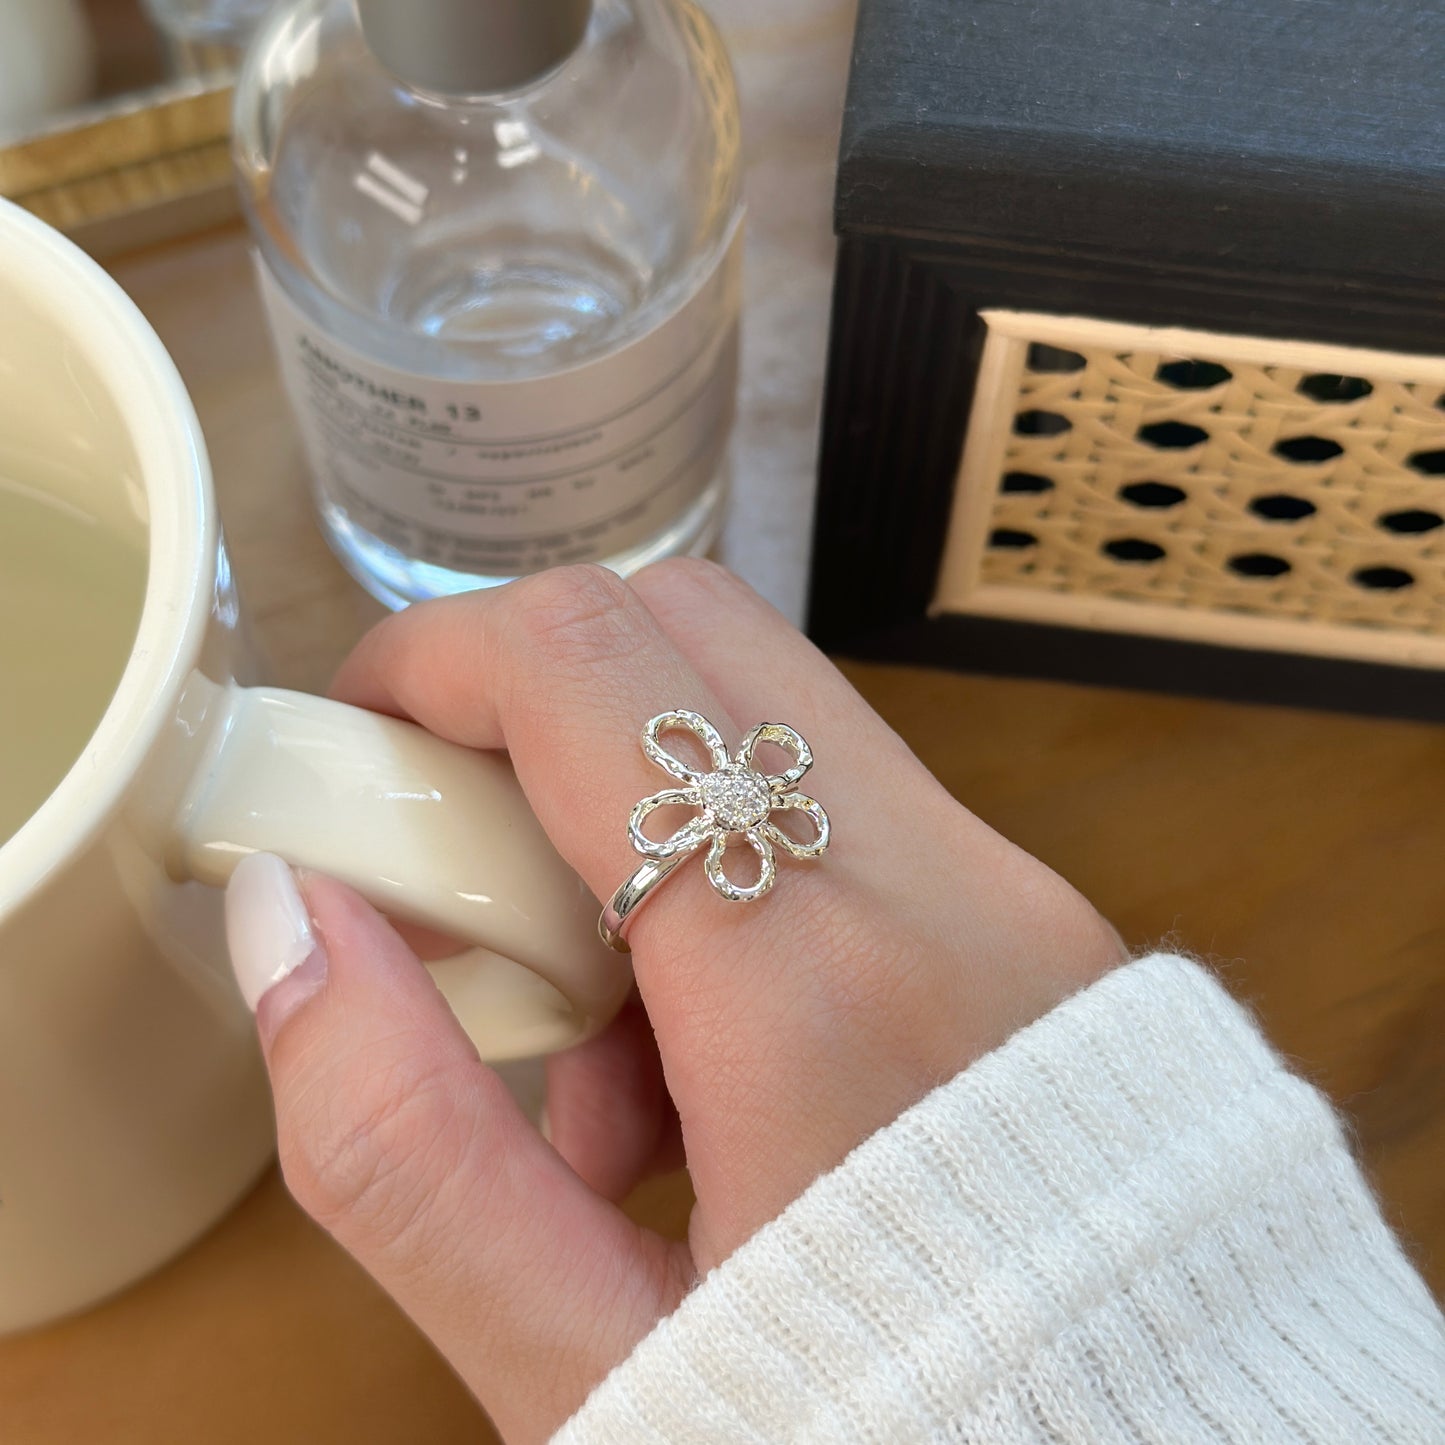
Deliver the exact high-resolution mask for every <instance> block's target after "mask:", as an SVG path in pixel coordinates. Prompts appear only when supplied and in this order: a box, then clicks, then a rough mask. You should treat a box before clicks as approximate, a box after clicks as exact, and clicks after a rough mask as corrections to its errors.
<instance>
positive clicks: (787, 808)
mask: <svg viewBox="0 0 1445 1445" xmlns="http://www.w3.org/2000/svg"><path fill="white" fill-rule="evenodd" d="M678 729H686V730H687V731H688V732H691V733H692V734H694V736H696V737H697V738H698V739H699V740H700V741H701V743H702V745H703V747H704V748H705V749H706V750H707V754H708V759H709V761H710V763H711V765H712V766H711V768H710V769H701V768H694V767H691V766H690V765H689V764H687V763H685V762H683V761H682V760H681V759H680V758H677V757H674V756H673V755H672V754H671V753H670V752H668V751H667V749H666V748H665V747H663V745H662V743H661V741H660V738H661V736H662V734H663V733H666V732H671V731H675V730H678ZM759 743H776V744H777V745H778V746H779V747H782V748H784V749H786V750H787V751H788V752H789V753H790V754H791V755H792V758H793V765H792V767H790V768H788V769H787V770H786V771H784V772H781V773H764V772H760V771H759V770H758V769H757V768H755V767H754V766H753V754H754V753H755V752H756V751H757V747H758V744H759ZM642 751H643V752H644V753H645V754H646V755H647V757H648V758H649V759H651V761H652V762H654V763H656V764H657V766H658V767H660V768H661V769H662V770H663V771H664V772H666V773H670V774H671V775H672V776H673V777H674V778H676V779H677V780H678V781H679V782H680V783H682V784H684V786H683V787H681V788H668V789H665V790H664V791H663V792H660V793H654V794H653V795H652V796H651V797H648V798H644V799H643V800H642V801H641V802H640V803H638V804H637V806H636V807H635V808H633V810H632V816H631V817H630V818H629V819H628V824H627V835H628V837H629V838H630V840H631V842H632V846H633V847H634V848H635V849H636V850H637V851H638V852H639V853H641V854H642V856H643V857H644V858H646V859H647V860H648V861H647V862H646V863H644V864H643V865H642V867H641V868H639V869H638V870H637V872H636V873H634V874H633V875H632V877H631V878H629V879H628V880H627V882H626V883H624V884H623V885H622V887H621V888H619V889H618V890H617V892H616V893H615V894H613V896H612V901H611V902H610V903H609V904H608V905H607V907H606V908H605V909H604V910H603V912H602V918H601V919H600V921H599V923H598V929H599V931H600V932H601V934H602V937H603V939H604V940H605V941H606V942H607V943H609V944H610V945H611V946H612V947H613V948H618V949H622V950H625V949H626V947H627V945H626V943H625V942H624V941H623V938H622V933H623V931H624V925H625V924H626V922H627V919H628V918H629V916H630V915H631V914H632V913H633V912H634V911H635V910H636V909H637V908H638V907H639V906H640V905H641V903H642V901H643V899H644V898H645V897H646V896H647V895H648V894H649V893H650V892H651V891H652V889H653V888H655V887H656V886H657V884H659V883H661V882H662V880H663V879H664V878H666V877H667V875H668V874H669V873H671V872H672V870H673V869H674V868H675V867H676V866H677V865H678V864H679V863H680V862H682V860H683V859H684V858H687V857H689V856H690V855H691V854H693V853H694V852H696V851H697V849H699V848H700V847H701V846H702V845H703V844H704V843H707V844H708V845H709V847H708V851H707V860H706V863H705V864H704V870H705V872H706V873H707V878H708V882H709V883H711V884H712V886H713V888H714V889H716V891H717V892H718V893H720V894H721V895H722V896H723V897H724V898H726V899H727V900H728V901H729V902H730V903H748V902H751V901H752V900H753V899H755V898H761V897H762V896H763V894H765V893H766V892H767V891H768V890H769V889H770V888H771V887H772V886H773V884H774V882H776V881H777V875H778V865H777V858H776V855H775V853H774V850H775V849H777V848H781V849H782V850H783V851H784V852H785V853H789V854H791V855H792V856H793V857H794V858H803V859H807V858H816V857H818V855H819V854H821V853H822V852H823V850H824V849H825V848H826V847H827V846H828V838H829V828H828V815H827V814H826V813H825V812H824V811H823V809H822V807H821V806H820V805H819V804H818V803H817V802H815V801H814V800H813V799H812V798H810V797H808V796H807V794H805V793H799V792H795V791H794V787H795V785H796V784H797V783H798V782H799V781H800V780H801V779H802V777H803V774H804V773H806V772H807V771H808V769H809V768H811V767H812V766H813V754H812V751H811V750H810V749H809V747H808V744H807V743H806V742H804V741H803V738H802V736H801V734H799V733H797V732H796V731H794V730H793V729H792V728H790V727H786V726H785V725H784V724H782V723H759V724H758V726H757V727H755V728H754V729H753V730H752V732H750V733H749V734H748V735H747V737H745V738H744V739H743V741H742V745H741V746H740V747H739V748H738V750H737V754H736V756H735V757H733V758H729V757H728V753H727V748H726V747H725V746H724V744H723V740H722V736H721V734H720V733H719V732H718V730H717V729H716V728H715V727H714V726H713V725H712V724H711V723H710V722H709V721H708V720H707V719H706V718H705V717H703V716H702V715H701V714H700V713H695V712H686V711H684V710H682V709H679V710H677V711H675V712H664V713H659V714H658V715H657V716H656V717H655V718H653V719H652V720H651V721H650V722H649V723H648V724H647V726H646V727H645V728H643V730H642ZM679 806H681V807H686V808H696V809H698V814H697V816H696V817H695V818H692V819H690V820H689V821H688V822H686V823H684V824H683V825H682V827H680V828H679V829H678V830H677V831H676V832H675V833H674V834H673V835H672V836H671V837H670V838H664V839H662V840H660V841H658V840H654V839H652V838H649V837H648V836H647V835H646V834H645V833H644V832H643V831H642V825H643V823H644V822H645V821H646V820H647V818H648V817H649V816H650V815H651V814H652V813H654V812H655V811H656V810H657V809H658V808H669V807H679ZM792 811H796V812H800V813H803V814H805V815H806V816H807V817H808V818H809V819H810V820H811V821H812V824H813V827H814V829H815V830H816V836H815V837H814V838H813V839H812V841H811V842H807V843H800V842H798V841H797V839H795V838H790V837H789V836H788V835H787V834H786V833H785V832H783V830H782V829H781V828H779V827H778V825H777V824H776V823H774V822H773V821H772V815H773V814H774V813H780V812H792ZM736 838H742V839H743V840H744V841H745V842H746V843H747V845H748V846H749V847H750V848H751V849H752V850H753V852H754V853H756V854H757V856H758V866H759V872H758V881H757V882H756V883H752V884H740V883H734V882H733V881H732V879H731V878H729V877H728V876H727V874H726V873H725V872H724V871H723V856H724V854H725V853H726V852H727V849H728V846H729V843H730V842H731V841H732V840H734V839H736Z"/></svg>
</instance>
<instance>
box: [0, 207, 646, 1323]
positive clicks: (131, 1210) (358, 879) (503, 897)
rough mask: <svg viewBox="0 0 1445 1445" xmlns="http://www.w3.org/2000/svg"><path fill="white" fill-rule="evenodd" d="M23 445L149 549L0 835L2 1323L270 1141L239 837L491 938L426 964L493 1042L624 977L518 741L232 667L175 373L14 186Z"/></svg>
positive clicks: (195, 1198)
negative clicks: (121, 619)
mask: <svg viewBox="0 0 1445 1445" xmlns="http://www.w3.org/2000/svg"><path fill="white" fill-rule="evenodd" d="M37 459H43V460H44V462H45V464H44V465H38V464H37ZM51 463H53V465H51ZM19 467H28V468H29V471H30V474H29V478H28V484H29V485H32V486H35V485H39V486H42V487H45V488H47V489H50V488H53V489H54V490H55V491H56V492H57V494H58V495H60V499H61V500H68V501H71V502H73V503H78V504H80V505H83V506H84V507H85V508H86V510H87V511H89V512H90V513H91V514H92V515H97V516H100V517H103V518H104V517H110V518H113V519H114V520H115V522H116V524H117V525H123V526H129V527H133V528H141V529H144V532H145V534H146V536H147V540H148V548H149V553H148V555H149V573H148V580H147V584H146V592H145V603H144V608H143V612H142V615H141V621H140V627H139V633H138V636H137V638H136V642H135V646H134V649H133V651H132V653H131V656H130V660H129V663H128V664H127V666H126V670H125V673H124V675H123V676H122V678H121V681H120V684H119V686H118V687H117V688H116V690H115V693H114V695H113V697H112V699H111V702H110V705H109V707H108V708H107V709H106V711H105V715H104V717H103V718H102V719H101V721H100V723H99V725H98V726H97V728H96V730H95V732H94V735H93V736H92V737H91V739H90V742H89V744H88V745H87V746H86V748H85V751H84V752H83V753H82V754H81V756H80V758H79V759H78V760H77V762H76V763H75V765H74V766H73V767H72V768H71V769H70V771H69V772H68V773H67V774H66V776H65V778H64V779H63V780H62V781H61V783H60V784H59V785H58V786H57V787H56V788H55V790H54V791H53V792H52V793H51V794H50V796H49V798H48V799H47V800H46V801H45V803H44V804H43V805H42V806H41V807H40V808H39V809H38V810H37V811H36V812H34V813H33V814H32V815H31V816H30V817H29V819H28V820H27V821H26V822H25V823H24V824H23V825H22V826H21V828H20V830H19V831H18V832H17V833H15V834H14V836H13V837H11V838H10V840H9V841H8V842H6V843H5V844H4V846H3V847H0V1200H3V1205H0V1331H3V1330H14V1329H19V1328H23V1327H26V1326H30V1325H34V1324H37V1323H39V1322H41V1321H43V1320H46V1319H49V1318H52V1317H54V1316H56V1315H59V1314H62V1313H65V1312H67V1311H70V1310H74V1309H77V1308H79V1307H81V1306H83V1305H86V1304H88V1303H90V1302H91V1301H93V1300H96V1299H98V1298H100V1297H101V1296H103V1295H106V1294H108V1293H110V1292H112V1291H114V1290H116V1289H118V1288H120V1287H121V1286H122V1285H124V1284H126V1283H128V1282H129V1281H131V1280H133V1279H135V1278H137V1277H138V1276H140V1275H142V1274H144V1273H145V1272H147V1271H148V1270H150V1269H151V1268H153V1267H154V1266H156V1265H158V1264H159V1263H161V1262H162V1261H163V1260H165V1259H166V1258H167V1257H169V1256H170V1255H172V1254H173V1253H175V1252H176V1251H177V1250H178V1249H180V1248H181V1247H182V1246H183V1245H185V1244H186V1243H187V1242H188V1241H189V1240H191V1239H192V1238H194V1237H195V1236H196V1235H197V1234H199V1233H200V1232H201V1231H202V1230H204V1229H205V1228H206V1227H207V1226H208V1225H209V1224H210V1223H211V1222H212V1221H214V1220H215V1219H216V1218H217V1217H218V1216H219V1215H220V1214H221V1213H222V1212H223V1211H224V1210H225V1209H226V1208H227V1207H228V1206H229V1205H230V1204H231V1203H232V1202H233V1201H234V1200H235V1199H236V1198H237V1197H238V1196H239V1195H240V1194H241V1193H242V1192H243V1191H244V1190H245V1189H246V1188H247V1187H248V1185H249V1184H250V1183H251V1182H252V1180H253V1179H254V1178H255V1177H256V1176H257V1174H258V1173H259V1172H260V1171H261V1170H262V1169H263V1168H264V1166H265V1164H266V1162H267V1161H268V1160H269V1158H270V1156H271V1151H272V1126H271V1110H270V1104H269V1099H268V1096H267V1090H266V1085H265V1079H264V1074H263V1070H262V1068H261V1063H260V1058H259V1054H258V1051H257V1048H256V1044H255V1034H254V1026H253V1024H252V1022H251V1019H250V1017H249V1015H248V1013H247V1011H246V1009H245V1006H244V1005H243V1003H242V1002H241V999H240V996H239V993H238V992H237V990H236V987H235V985H234V982H233V980H232V978H231V976H230V970H229V968H228V965H227V962H226V956H225V947H224V942H223V939H222V932H221V918H220V907H221V893H220V891H219V887H218V885H220V884H222V883H224V882H225V880H226V878H227V877H228V875H229V874H230V872H231V870H232V868H233V867H234V866H235V864H236V862H237V861H238V860H239V859H240V858H241V857H243V856H245V855H246V854H247V853H249V852H251V851H254V850H257V849H265V850H267V851H270V852H274V853H278V854H280V855H281V856H282V857H283V858H286V859H287V860H288V861H290V862H292V863H294V864H297V865H301V866H305V867H309V868H314V869H318V870H321V871H324V872H326V873H329V874H332V875H333V876H335V877H338V878H342V879H344V880H346V881H347V882H349V883H351V884H353V885H354V886H355V887H357V888H359V889H360V890H361V891H362V892H363V893H365V894H366V895H367V896H368V897H370V898H371V899H372V900H373V901H374V902H375V903H377V904H378V905H379V906H381V907H384V908H385V909H386V910H387V911H388V912H390V913H392V914H394V915H396V916H398V917H403V918H406V919H409V920H412V921H415V922H418V923H423V924H427V925H429V926H431V927H433V928H436V929H440V930H442V931H443V932H445V933H448V934H450V935H452V936H454V937H458V938H462V939H466V940H468V941H472V942H475V943H477V944H480V945H483V946H482V947H480V948H477V949H473V950H472V951H470V952H468V953H466V954H462V955H460V956H458V957H457V958H455V959H451V960H446V961H444V962H443V963H440V964H437V965H433V972H434V974H435V975H436V977H437V979H438V982H439V983H440V984H441V985H442V988H443V991H444V992H445V993H446V994H447V996H448V998H449V1000H450V1001H451V1003H452V1006H453V1008H454V1009H455V1010H456V1012H457V1014H458V1016H459V1017H460V1018H461V1020H462V1022H463V1024H464V1026H465V1027H466V1028H467V1031H468V1032H469V1033H470V1034H471V1036H472V1038H473V1039H474V1040H475V1042H476V1043H477V1045H478V1048H479V1049H480V1051H481V1052H482V1054H483V1055H484V1057H488V1058H494V1059H498V1058H508V1057H518V1056H524V1055H529V1054H535V1053H540V1052H544V1051H547V1050H550V1049H554V1048H558V1047H562V1046H565V1045H566V1044H568V1043H571V1042H575V1041H576V1040H577V1039H579V1038H581V1037H583V1036H584V1035H586V1034H588V1033H590V1032H592V1031H594V1030H595V1029H597V1028H599V1027H600V1026H601V1025H602V1024H604V1023H605V1022H606V1021H607V1020H608V1019H609V1018H610V1017H611V1016H612V1014H613V1013H614V1012H615V1011H616V1009H617V1007H618V1005H619V1004H620V1002H621V1000H622V998H623V996H624V995H625V993H626V991H627V988H628V986H629V982H630V979H629V974H628V970H627V967H626V964H625V961H623V960H622V959H621V957H620V956H619V955H617V954H615V953H613V952H612V951H611V950H609V949H607V948H605V947H604V946H603V945H602V943H601V941H600V940H599V938H598V937H597V932H596V918H597V903H596V900H595V899H593V898H592V897H591V896H590V894H589V893H588V892H587V890H586V888H585V887H584V886H583V885H582V883H581V881H580V880H579V879H578V878H577V877H576V875H575V874H574V873H572V872H571V871H570V870H569V869H568V868H567V867H566V866H565V865H564V864H563V863H562V861H561V860H560V858H559V857H558V856H557V854H556V853H555V851H554V850H553V849H552V847H551V845H550V843H549V842H548V840H547V838H546V836H545V835H544V834H543V832H542V830H541V828H540V826H539V825H538V823H537V821H536V819H535V818H534V817H533V815H532V813H531V811H530V810H529V809H528V807H527V805H526V802H525V800H524V798H523V796H522V793H521V790H520V788H519V787H518V785H517V782H516V779H515V777H514V776H513V774H512V772H511V769H510V767H509V766H508V765H507V763H506V762H505V760H504V759H501V758H499V757H496V756H489V755H485V754H479V753H473V752H470V751H467V750H465V749H462V748H457V747H453V746H451V745H450V744H447V743H443V742H441V741H439V740H438V739H436V738H434V737H432V736H431V735H429V734H427V733H425V732H423V731H422V730H421V729H419V728H416V727H413V726H412V725H410V724H408V723H402V722H397V721H395V720H392V719H387V718H382V717H379V716H376V715H374V714H372V713H368V712H363V711H361V710H358V709H354V708H348V707H344V706H342V705H341V704H339V703H333V702H327V701H324V700H322V699H319V698H315V697H311V696H308V695H305V694H300V693H291V692H281V691H277V690H271V689H265V688H243V687H240V686H238V685H237V682H236V681H235V678H236V676H237V675H238V674H239V675H240V676H241V677H242V678H243V679H246V678H247V676H248V666H249V664H248V661H247V657H246V653H245V649H244V646H243V643H242V640H241V634H240V632H239V630H238V629H239V624H240V623H241V621H242V619H241V617H240V614H239V609H238V606H237V599H236V595H235V592H234V590H233V588H232V585H231V581H230V573H229V569H228V567H227V564H226V557H225V552H224V549H223V547H222V545H221V540H220V534H219V528H218V525H217V519H216V504H215V497H214V494H213V492H212V489H211V478H210V472H209V468H208V465H207V461H206V453H205V448H204V445H203V443H202V440H201V435H200V431H199V428H198V426H197V423H196V417H195V413H194V411H193V410H192V407H191V403H190V400H189V398H188V397H187V395H186V392H185V389H184V387H183V385H182V383H181V380H180V377H179V376H178V374H177V373H176V370H175V367H174V366H173V365H172V363H171V360H170V358H169V357H168V356H167V355H166V352H165V350H164V349H163V348H162V346H161V344H160V341H159V340H158V338H157V337H156V336H155V334H154V332H152V331H151V329H150V327H149V326H148V325H147V324H146V321H145V319H144V318H143V317H142V316H141V314H140V312H139V311H137V310H136V308H135V307H134V306H133V305H132V303H131V302H130V301H129V300H128V298H127V297H126V296H125V294H124V293H123V292H122V291H121V289H120V288H119V287H118V286H117V285H116V284H115V283H114V282H113V281H112V280H111V279H110V278H109V277H108V276H107V275H106V274H105V273H104V272H103V271H102V270H101V269H100V268H99V267H98V266H97V265H95V264H94V263H93V262H92V261H91V260H89V258H87V257H86V256H85V255H83V254H82V253H81V252H80V251H79V250H77V249H76V248H75V247H74V246H72V245H71V244H70V243H69V242H67V241H65V240H64V239H62V238H61V237H60V236H59V235H57V234H56V233H55V232H54V231H52V230H50V229H49V228H48V227H46V226H44V225H42V224H41V223H40V222H38V221H36V220H35V219H34V218H33V217H31V216H29V215H28V214H26V213H24V212H22V211H20V210H18V209H17V208H15V207H14V206H11V205H8V204H6V203H4V202H0V474H3V473H5V472H7V471H9V472H11V473H14V474H16V475H18V472H16V469H17V468H19ZM23 625H24V619H23V618H14V617H0V627H6V626H23ZM3 686H4V681H3V679H0V687H3ZM11 761H12V762H13V761H14V760H11Z"/></svg>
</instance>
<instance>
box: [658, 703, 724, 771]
mask: <svg viewBox="0 0 1445 1445" xmlns="http://www.w3.org/2000/svg"><path fill="white" fill-rule="evenodd" d="M679 728H685V729H686V730H687V731H688V732H690V733H693V734H695V735H696V736H697V737H699V738H701V739H702V744H703V746H704V747H705V748H706V749H707V751H708V756H709V757H710V758H711V759H712V767H711V768H708V769H698V768H694V767H692V766H690V765H689V764H688V763H685V762H683V761H682V759H681V758H675V757H673V755H672V754H671V753H670V752H668V751H667V749H666V748H665V747H663V746H662V744H661V743H660V742H658V738H659V737H660V736H661V735H662V734H663V733H665V732H674V731H676V730H677V729H679ZM642 751H643V752H644V753H646V754H647V756H648V757H649V758H651V759H652V761H653V762H654V763H656V764H657V766H658V767H659V768H661V769H662V770H663V771H664V772H666V773H671V774H672V776H673V777H674V778H678V779H680V780H681V781H682V782H684V783H695V782H697V780H698V779H699V778H701V777H702V776H703V775H704V773H705V772H715V771H716V770H717V769H718V768H721V767H724V766H725V765H726V764H727V760H728V750H727V748H726V747H724V746H723V740H722V737H721V735H720V734H719V733H718V730H717V729H716V728H715V727H714V726H713V725H712V724H711V723H710V722H709V721H708V720H707V719H706V718H705V717H703V715H702V714H701V713H696V712H684V711H678V712H664V713H659V714H658V715H657V716H656V717H655V718H653V719H652V721H651V722H649V723H648V724H647V726H646V727H645V728H643V730H642Z"/></svg>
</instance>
